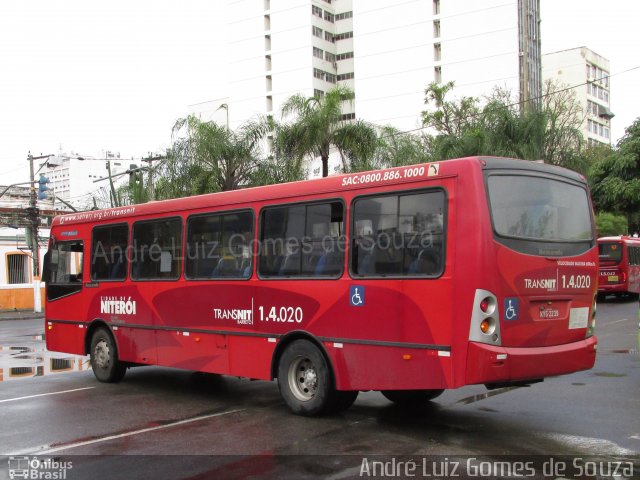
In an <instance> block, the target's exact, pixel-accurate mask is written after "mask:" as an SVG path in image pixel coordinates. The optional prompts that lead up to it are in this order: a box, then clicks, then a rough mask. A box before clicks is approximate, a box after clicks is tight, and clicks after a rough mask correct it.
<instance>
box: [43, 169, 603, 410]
mask: <svg viewBox="0 0 640 480" xmlns="http://www.w3.org/2000/svg"><path fill="white" fill-rule="evenodd" d="M589 198H590V197H589V193H588V188H587V185H586V183H585V180H584V178H583V177H582V176H580V175H579V174H577V173H574V172H571V171H569V170H565V169H562V168H558V167H553V166H549V165H544V164H539V163H534V162H528V161H519V160H511V159H502V158H488V157H479V158H478V157H473V158H465V159H459V160H449V161H446V162H441V163H431V164H423V165H414V166H408V167H399V168H393V169H388V170H380V171H372V172H365V173H355V174H348V175H341V176H334V177H328V178H324V179H319V180H310V181H302V182H296V183H289V184H282V185H273V186H267V187H259V188H251V189H244V190H236V191H231V192H223V193H215V194H209V195H202V196H196V197H190V198H182V199H175V200H168V201H161V202H152V203H147V204H143V205H134V206H129V207H120V208H113V209H107V210H98V211H90V212H83V213H76V214H70V215H65V216H61V217H57V218H56V219H55V220H54V222H53V225H52V230H51V239H50V245H49V250H48V253H47V257H46V259H45V273H44V276H45V280H46V302H47V304H46V319H45V322H46V342H47V348H48V349H49V350H53V351H61V352H68V353H74V354H81V355H82V354H90V355H91V365H92V368H93V371H94V373H95V375H96V377H97V378H98V380H100V381H103V382H115V381H118V380H120V379H121V378H122V377H123V375H124V374H125V372H126V369H127V368H129V367H133V366H136V365H163V366H168V367H175V368H182V369H189V370H197V371H202V372H211V373H216V374H227V375H234V376H242V377H248V378H253V379H262V380H272V379H277V380H278V386H279V389H280V392H281V395H282V397H283V399H284V401H285V402H286V403H287V405H288V406H289V408H290V409H291V410H292V411H293V412H295V413H298V414H301V415H316V414H320V413H324V412H330V411H336V410H340V409H345V408H348V407H349V406H350V405H351V404H352V403H353V402H354V400H355V399H356V396H357V395H358V392H359V391H362V390H379V391H381V392H382V393H383V394H384V395H385V396H386V397H387V398H388V399H390V400H391V401H394V402H398V403H405V404H416V403H420V402H425V401H427V400H430V399H432V398H435V397H436V396H438V395H439V394H440V393H442V391H443V390H444V389H451V388H458V387H462V386H465V385H471V384H485V385H487V387H488V388H494V387H496V386H501V385H520V384H528V383H532V382H535V381H539V380H540V379H543V378H544V377H548V376H552V375H560V374H566V373H571V372H576V371H579V370H585V369H589V368H591V367H592V366H593V364H594V362H595V354H596V344H597V339H596V337H595V336H594V335H593V328H594V323H595V296H596V288H597V271H598V265H597V261H598V251H597V245H596V236H595V227H594V222H593V217H592V208H591V203H590V199H589Z"/></svg>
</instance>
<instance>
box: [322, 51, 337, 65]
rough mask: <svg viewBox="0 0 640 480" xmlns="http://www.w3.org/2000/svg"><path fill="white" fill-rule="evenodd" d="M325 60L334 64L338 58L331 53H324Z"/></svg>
mask: <svg viewBox="0 0 640 480" xmlns="http://www.w3.org/2000/svg"><path fill="white" fill-rule="evenodd" d="M324 59H325V60H326V61H327V62H331V63H334V62H335V61H336V56H335V55H334V54H333V53H331V52H324Z"/></svg>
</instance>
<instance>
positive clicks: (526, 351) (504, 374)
mask: <svg viewBox="0 0 640 480" xmlns="http://www.w3.org/2000/svg"><path fill="white" fill-rule="evenodd" d="M597 345H598V339H597V338H596V337H595V336H593V337H589V338H585V339H584V340H581V341H579V342H574V343H569V344H565V345H554V346H550V347H529V348H515V347H496V346H493V345H485V344H482V343H475V342H470V343H469V348H468V350H467V369H466V372H467V375H466V384H467V385H474V384H479V383H480V384H482V383H501V382H511V381H520V380H528V379H540V378H544V377H551V376H555V375H564V374H567V373H573V372H578V371H580V370H589V369H590V368H593V365H594V363H595V361H596V349H597Z"/></svg>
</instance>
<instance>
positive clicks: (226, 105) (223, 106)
mask: <svg viewBox="0 0 640 480" xmlns="http://www.w3.org/2000/svg"><path fill="white" fill-rule="evenodd" d="M221 108H224V109H225V110H226V112H227V130H229V104H227V103H223V104H222V105H220V106H219V107H218V108H217V109H216V112H217V111H218V110H220V109H221Z"/></svg>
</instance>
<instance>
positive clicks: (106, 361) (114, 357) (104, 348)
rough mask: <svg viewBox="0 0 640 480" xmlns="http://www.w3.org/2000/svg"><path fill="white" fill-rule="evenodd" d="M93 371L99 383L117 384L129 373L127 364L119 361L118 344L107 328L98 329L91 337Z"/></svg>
mask: <svg viewBox="0 0 640 480" xmlns="http://www.w3.org/2000/svg"><path fill="white" fill-rule="evenodd" d="M89 354H90V356H91V369H92V370H93V374H94V375H95V376H96V378H97V379H98V381H100V382H104V383H115V382H119V381H120V380H122V377H124V374H125V373H126V372H127V366H126V364H124V363H122V362H120V361H119V360H118V350H117V348H116V342H115V341H114V339H113V336H112V335H111V332H109V330H107V329H106V328H98V329H97V330H96V331H95V332H94V333H93V336H92V337H91V351H90V352H89Z"/></svg>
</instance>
